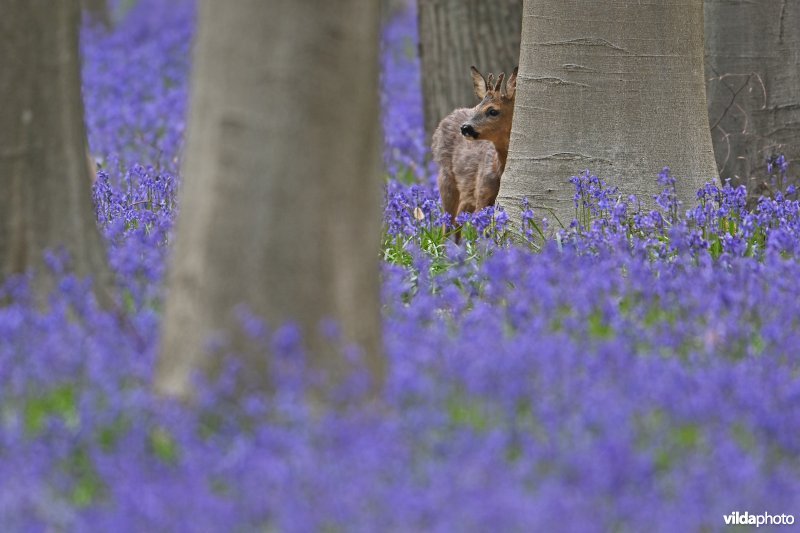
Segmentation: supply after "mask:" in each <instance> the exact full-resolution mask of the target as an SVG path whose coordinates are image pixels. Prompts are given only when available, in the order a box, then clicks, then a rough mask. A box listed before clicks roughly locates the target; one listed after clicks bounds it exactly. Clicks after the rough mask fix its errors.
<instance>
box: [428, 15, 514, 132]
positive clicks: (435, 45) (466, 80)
mask: <svg viewBox="0 0 800 533" xmlns="http://www.w3.org/2000/svg"><path fill="white" fill-rule="evenodd" d="M521 24H522V0H493V1H491V2H487V1H486V0H419V39H420V58H421V61H422V92H423V95H424V102H425V104H424V106H425V132H426V134H427V136H428V139H430V137H431V135H433V132H434V130H435V129H436V126H437V125H438V124H439V121H441V120H442V119H443V118H444V117H446V116H447V115H448V114H450V113H451V112H452V111H453V110H454V109H456V108H459V107H472V103H471V102H473V101H474V100H475V95H474V94H473V92H472V82H471V81H470V80H471V78H470V72H469V67H470V66H473V65H474V66H476V67H477V68H478V70H480V71H481V72H483V73H486V74H488V73H489V72H494V73H495V74H499V73H500V72H506V73H508V72H511V71H512V70H513V69H514V67H515V66H517V62H518V60H519V39H520V28H521Z"/></svg>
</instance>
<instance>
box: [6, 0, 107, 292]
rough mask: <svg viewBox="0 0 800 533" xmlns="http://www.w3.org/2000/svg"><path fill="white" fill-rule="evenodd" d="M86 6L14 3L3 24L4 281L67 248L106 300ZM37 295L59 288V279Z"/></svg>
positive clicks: (43, 280)
mask: <svg viewBox="0 0 800 533" xmlns="http://www.w3.org/2000/svg"><path fill="white" fill-rule="evenodd" d="M80 19H81V11H80V3H79V1H78V0H62V1H59V2H52V1H50V0H5V1H4V2H3V16H2V17H0V72H2V76H1V77H0V102H2V106H0V190H2V194H0V274H2V275H3V276H6V275H9V274H13V273H21V272H25V271H28V270H29V269H34V270H36V271H38V272H39V273H41V271H42V269H43V261H42V259H43V255H42V254H43V252H44V251H45V250H47V249H52V250H55V249H59V248H63V249H64V250H66V251H67V252H68V253H69V254H70V257H71V266H72V269H73V271H74V273H76V274H78V275H80V276H87V275H91V276H93V277H94V280H95V288H96V289H97V290H98V296H101V298H102V299H104V300H105V299H107V294H106V291H107V289H108V288H109V286H110V282H111V276H110V271H109V270H108V267H107V263H106V250H105V245H104V243H103V241H102V237H101V236H100V232H99V231H98V229H97V223H96V218H95V215H94V210H93V207H92V199H91V190H90V184H91V179H90V174H89V173H90V172H91V171H93V169H89V168H87V161H86V153H87V141H86V130H85V126H84V122H83V100H82V97H81V80H80V55H79V51H78V31H79V24H80ZM36 286H37V289H38V291H39V292H40V294H46V293H47V292H48V291H49V290H50V288H52V279H51V277H50V276H40V277H38V278H37V284H36Z"/></svg>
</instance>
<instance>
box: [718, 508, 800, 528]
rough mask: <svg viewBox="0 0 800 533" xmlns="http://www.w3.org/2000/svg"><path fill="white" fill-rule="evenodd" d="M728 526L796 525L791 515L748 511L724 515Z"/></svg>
mask: <svg viewBox="0 0 800 533" xmlns="http://www.w3.org/2000/svg"><path fill="white" fill-rule="evenodd" d="M722 518H723V519H724V520H725V525H726V526H756V527H759V526H790V525H792V524H794V515H791V514H768V513H762V514H750V513H748V512H747V511H745V512H743V513H740V512H739V511H734V512H732V513H731V514H726V515H722Z"/></svg>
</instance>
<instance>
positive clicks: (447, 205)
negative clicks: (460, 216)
mask: <svg viewBox="0 0 800 533" xmlns="http://www.w3.org/2000/svg"><path fill="white" fill-rule="evenodd" d="M437 182H438V184H439V195H440V196H441V197H442V208H444V212H445V213H447V214H448V215H449V218H450V222H451V223H455V218H456V214H457V213H458V204H459V201H460V200H459V197H460V194H459V192H458V186H457V185H456V178H455V176H453V175H452V174H445V173H444V172H442V171H439V177H438V179H437Z"/></svg>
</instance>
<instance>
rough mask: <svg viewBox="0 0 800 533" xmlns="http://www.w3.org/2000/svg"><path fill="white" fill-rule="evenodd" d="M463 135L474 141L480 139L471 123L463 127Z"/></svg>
mask: <svg viewBox="0 0 800 533" xmlns="http://www.w3.org/2000/svg"><path fill="white" fill-rule="evenodd" d="M461 135H463V136H464V137H472V138H473V139H477V138H478V132H477V131H475V128H473V127H472V124H469V123H465V124H462V125H461Z"/></svg>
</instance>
